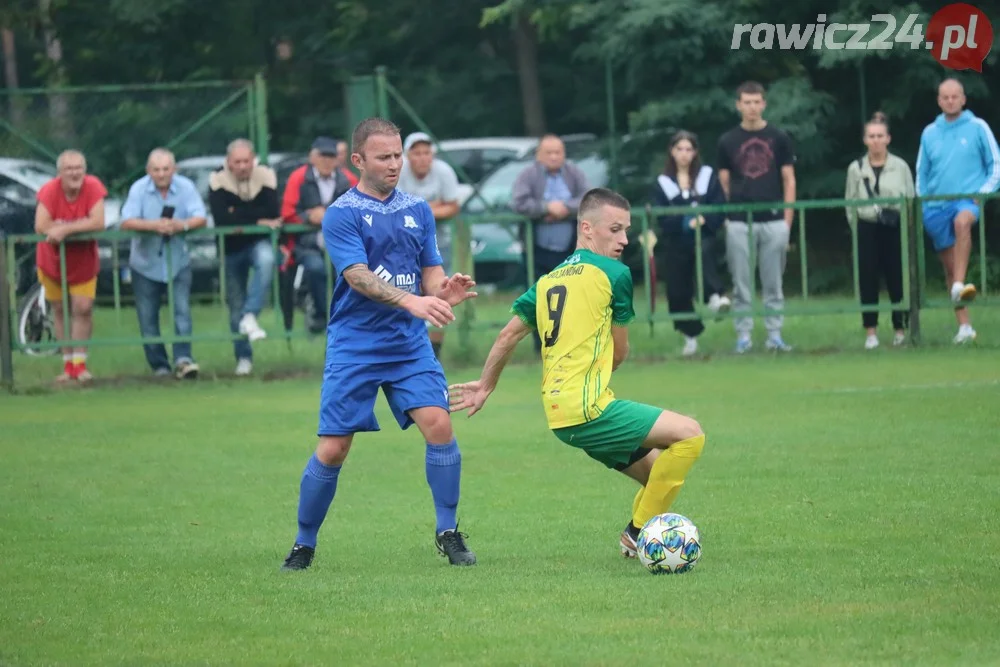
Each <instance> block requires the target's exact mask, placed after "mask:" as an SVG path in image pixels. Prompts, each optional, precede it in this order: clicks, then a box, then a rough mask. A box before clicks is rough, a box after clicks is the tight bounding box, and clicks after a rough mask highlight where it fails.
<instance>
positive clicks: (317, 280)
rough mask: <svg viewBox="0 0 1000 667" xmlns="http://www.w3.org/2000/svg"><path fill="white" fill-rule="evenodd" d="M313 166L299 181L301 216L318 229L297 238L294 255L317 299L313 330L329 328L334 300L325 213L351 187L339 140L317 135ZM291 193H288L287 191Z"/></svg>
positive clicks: (311, 160)
mask: <svg viewBox="0 0 1000 667" xmlns="http://www.w3.org/2000/svg"><path fill="white" fill-rule="evenodd" d="M309 155H310V165H309V166H308V168H307V169H306V170H305V173H304V174H303V175H302V182H301V183H300V184H299V186H298V187H299V195H298V201H297V203H296V206H295V212H296V214H297V217H298V218H299V219H301V220H302V223H303V224H306V225H312V226H313V227H315V228H316V231H313V232H306V233H304V234H302V235H300V236H299V237H298V238H296V239H295V246H294V248H293V250H292V256H293V258H294V259H295V263H296V264H300V265H301V266H302V267H303V269H305V278H306V282H307V283H308V285H309V294H310V295H311V296H312V300H313V319H312V321H311V322H309V323H308V327H309V332H310V333H314V334H316V333H322V332H323V331H326V325H327V320H329V316H330V303H329V300H328V297H327V294H326V252H325V250H324V248H323V233H322V230H321V229H320V225H322V224H323V215H324V214H325V213H326V209H327V208H328V207H329V206H330V204H332V203H333V202H334V201H336V199H337V198H338V197H340V195H342V194H344V193H345V192H347V191H348V190H350V189H351V184H350V182H349V181H348V180H347V177H345V176H344V174H343V173H342V172H341V171H340V169H338V168H337V142H336V141H335V140H334V139H330V138H329V137H317V138H316V140H315V141H314V142H313V145H312V150H311V151H310V154H309ZM286 196H287V192H286Z"/></svg>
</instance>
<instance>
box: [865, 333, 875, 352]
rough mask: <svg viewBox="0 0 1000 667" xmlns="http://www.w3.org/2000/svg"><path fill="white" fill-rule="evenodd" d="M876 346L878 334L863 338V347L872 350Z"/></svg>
mask: <svg viewBox="0 0 1000 667" xmlns="http://www.w3.org/2000/svg"><path fill="white" fill-rule="evenodd" d="M876 347H878V336H868V337H867V338H865V349H866V350H874V349H875V348H876Z"/></svg>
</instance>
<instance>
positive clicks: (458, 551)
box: [434, 526, 476, 565]
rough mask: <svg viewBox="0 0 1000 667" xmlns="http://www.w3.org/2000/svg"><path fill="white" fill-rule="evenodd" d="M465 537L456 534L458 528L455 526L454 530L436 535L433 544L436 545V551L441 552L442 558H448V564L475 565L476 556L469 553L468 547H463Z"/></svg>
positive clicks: (461, 534) (463, 534)
mask: <svg viewBox="0 0 1000 667" xmlns="http://www.w3.org/2000/svg"><path fill="white" fill-rule="evenodd" d="M466 537H468V535H466V534H465V533H460V532H458V527H457V526H456V527H455V530H446V531H444V532H443V533H441V534H440V535H436V536H435V537H434V544H436V545H437V549H438V551H440V552H441V555H442V556H447V557H448V562H449V563H451V564H452V565H475V564H476V554H474V553H472V552H471V551H469V547H467V546H465V538H466Z"/></svg>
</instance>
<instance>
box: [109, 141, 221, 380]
mask: <svg viewBox="0 0 1000 667" xmlns="http://www.w3.org/2000/svg"><path fill="white" fill-rule="evenodd" d="M175 172H176V163H175V161H174V154H173V153H171V152H170V151H169V150H167V149H165V148H156V149H154V150H153V151H152V152H151V153H150V154H149V159H148V160H147V161H146V176H143V177H142V178H140V179H139V180H138V181H136V182H135V183H133V184H132V187H131V188H129V191H128V199H126V201H125V206H123V207H122V212H121V218H122V223H121V227H122V229H130V230H133V231H137V232H143V233H142V234H139V235H137V236H136V237H135V238H133V239H132V247H131V250H130V254H129V267H130V268H131V269H132V291H133V292H134V294H135V310H136V313H137V314H138V316H139V331H140V332H141V333H142V336H143V338H147V337H159V336H160V303H161V302H162V301H163V299H164V298H165V296H166V294H167V285H168V283H173V291H174V322H175V330H176V333H177V335H178V336H190V335H191V256H190V254H189V253H188V247H187V243H186V242H185V240H184V234H185V233H186V232H188V231H190V230H192V229H197V228H198V227H202V226H203V225H204V224H205V203H204V202H203V201H202V199H201V195H199V194H198V188H197V187H195V184H194V183H193V182H192V181H191V180H190V179H189V178H186V177H184V176H181V175H179V174H177V173H175ZM168 258H169V271H168ZM142 347H143V350H144V351H145V353H146V360H147V361H148V362H149V366H150V368H152V369H153V374H154V375H156V376H168V375H170V372H171V371H170V360H169V359H168V358H167V350H166V348H165V347H164V346H163V345H162V344H161V343H155V344H147V345H143V346H142ZM173 347H174V370H175V372H176V375H177V377H178V378H186V379H194V378H196V377H197V376H198V364H196V363H195V361H194V358H193V357H192V356H191V343H174V346H173Z"/></svg>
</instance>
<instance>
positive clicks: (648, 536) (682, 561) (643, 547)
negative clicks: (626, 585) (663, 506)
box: [635, 514, 701, 574]
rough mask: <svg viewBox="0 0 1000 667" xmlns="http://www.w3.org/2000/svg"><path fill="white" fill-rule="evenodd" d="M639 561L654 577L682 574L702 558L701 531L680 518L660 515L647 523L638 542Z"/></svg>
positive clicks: (688, 521)
mask: <svg viewBox="0 0 1000 667" xmlns="http://www.w3.org/2000/svg"><path fill="white" fill-rule="evenodd" d="M635 550H636V553H637V554H638V556H639V561H640V562H642V564H643V565H645V566H646V569H647V570H649V571H650V572H652V573H653V574H681V573H682V572H687V571H688V570H690V569H691V568H693V567H694V566H695V565H696V564H697V563H698V559H699V558H700V557H701V536H700V535H699V534H698V528H697V527H696V526H695V525H694V524H693V523H691V521H690V520H689V519H688V518H687V517H684V516H681V515H680V514H660V515H658V516H654V517H653V518H652V519H650V520H649V521H647V522H646V525H645V526H643V527H642V530H640V531H639V539H638V540H636V542H635Z"/></svg>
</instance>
